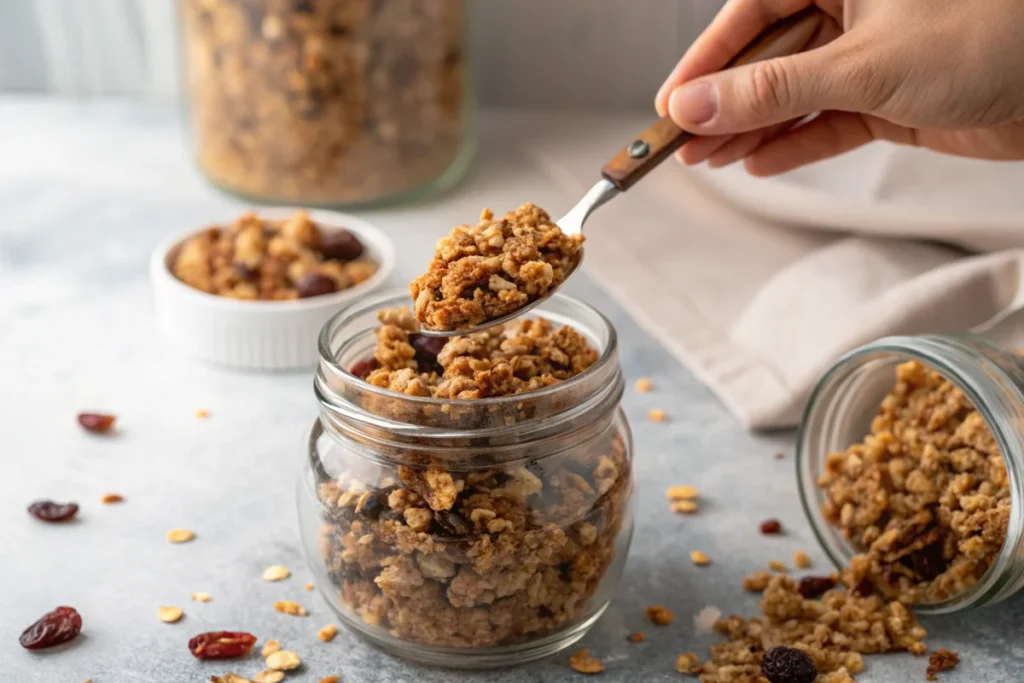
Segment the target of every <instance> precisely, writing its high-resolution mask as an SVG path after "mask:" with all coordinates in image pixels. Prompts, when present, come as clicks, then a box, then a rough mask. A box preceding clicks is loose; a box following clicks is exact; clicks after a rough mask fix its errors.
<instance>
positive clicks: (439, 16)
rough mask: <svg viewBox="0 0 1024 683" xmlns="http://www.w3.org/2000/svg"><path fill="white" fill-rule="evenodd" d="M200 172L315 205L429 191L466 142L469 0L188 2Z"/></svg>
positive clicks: (187, 41) (256, 193) (185, 15)
mask: <svg viewBox="0 0 1024 683" xmlns="http://www.w3.org/2000/svg"><path fill="white" fill-rule="evenodd" d="M181 12H182V26H183V36H184V54H185V61H186V77H187V83H188V88H189V94H190V100H191V116H192V126H193V133H194V136H195V140H196V146H197V153H198V161H199V165H200V167H201V168H202V169H203V171H204V172H205V173H206V174H207V175H208V176H209V177H210V179H212V180H213V181H214V182H215V183H217V184H218V185H220V186H222V187H224V188H226V189H229V190H232V191H235V192H240V193H243V194H246V195H249V196H253V197H259V198H264V199H276V200H280V201H286V202H292V203H304V204H337V203H341V202H352V201H366V200H371V199H376V198H379V197H382V196H386V195H390V194H393V193H396V192H401V191H404V190H407V189H411V188H415V187H417V186H419V185H422V184H425V183H427V182H429V181H431V180H433V179H435V178H437V177H438V176H440V175H441V174H442V173H444V171H445V170H446V169H448V168H449V166H451V165H452V163H453V162H454V161H455V159H456V158H457V157H458V154H459V150H460V146H461V140H462V136H463V133H464V130H463V129H464V124H465V121H464V115H463V110H464V108H465V107H464V99H465V98H466V97H467V95H466V93H465V92H464V68H463V54H462V43H463V30H462V17H463V3H462V0H388V1H387V2H380V1H379V0H183V2H182V3H181Z"/></svg>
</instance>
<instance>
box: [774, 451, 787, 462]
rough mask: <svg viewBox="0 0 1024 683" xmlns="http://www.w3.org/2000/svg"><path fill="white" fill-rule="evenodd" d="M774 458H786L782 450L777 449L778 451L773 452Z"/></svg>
mask: <svg viewBox="0 0 1024 683" xmlns="http://www.w3.org/2000/svg"><path fill="white" fill-rule="evenodd" d="M775 459H776V460H785V459H786V454H785V453H783V452H782V451H779V452H778V453H776V454H775Z"/></svg>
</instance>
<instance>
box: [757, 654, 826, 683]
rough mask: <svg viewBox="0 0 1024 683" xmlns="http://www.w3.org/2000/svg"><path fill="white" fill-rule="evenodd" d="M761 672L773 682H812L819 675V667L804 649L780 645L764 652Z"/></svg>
mask: <svg viewBox="0 0 1024 683" xmlns="http://www.w3.org/2000/svg"><path fill="white" fill-rule="evenodd" d="M761 673H763V674H764V677H765V678H767V679H768V680H769V681H771V682H772V683H812V682H813V681H814V679H815V678H817V677H818V667H816V666H814V660H813V659H811V657H810V655H808V654H807V653H806V652H804V651H803V650H798V649H796V648H795V647H784V646H779V647H773V648H772V649H770V650H768V652H765V653H764V659H762V660H761Z"/></svg>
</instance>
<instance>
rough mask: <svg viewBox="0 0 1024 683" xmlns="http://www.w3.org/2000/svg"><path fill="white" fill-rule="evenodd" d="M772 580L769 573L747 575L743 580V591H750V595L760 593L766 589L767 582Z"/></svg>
mask: <svg viewBox="0 0 1024 683" xmlns="http://www.w3.org/2000/svg"><path fill="white" fill-rule="evenodd" d="M771 580H772V574H771V572H766V571H763V570H762V571H759V572H754V573H753V574H750V575H748V576H747V577H746V578H744V579H743V590H745V591H750V592H752V593H760V592H761V591H763V590H764V589H765V588H767V587H768V582H769V581H771Z"/></svg>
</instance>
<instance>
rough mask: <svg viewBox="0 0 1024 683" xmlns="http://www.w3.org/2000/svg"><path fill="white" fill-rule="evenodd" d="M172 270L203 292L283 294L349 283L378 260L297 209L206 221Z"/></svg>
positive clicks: (342, 233)
mask: <svg viewBox="0 0 1024 683" xmlns="http://www.w3.org/2000/svg"><path fill="white" fill-rule="evenodd" d="M171 272H172V273H173V274H174V276H175V277H176V278H178V279H179V280H181V281H182V282H184V283H185V284H187V285H189V286H191V287H194V288H196V289H198V290H200V291H203V292H206V293H208V294H216V295H219V296H226V297H230V298H233V299H253V300H257V299H258V300H287V299H298V298H305V297H310V296H319V295H322V294H331V293H333V292H340V291H342V290H344V289H348V288H349V287H354V286H355V285H358V284H359V283H361V282H364V281H365V280H368V279H369V278H370V277H371V276H372V275H373V274H374V273H375V272H377V265H376V264H375V263H373V262H372V261H370V260H368V259H366V258H364V248H363V245H362V243H361V242H360V241H359V238H357V237H356V236H355V235H353V234H352V233H351V232H348V231H347V230H345V229H344V228H331V229H328V228H326V227H325V226H322V225H320V224H318V223H316V222H315V221H313V220H312V219H310V217H309V215H308V214H307V213H306V212H305V211H296V212H295V214H294V215H293V216H292V217H291V218H288V219H286V220H268V219H262V218H260V217H259V216H257V215H255V214H251V213H247V214H244V215H242V216H241V217H240V218H239V219H238V220H236V221H235V222H234V223H232V224H231V225H229V226H227V227H220V226H211V227H209V228H207V229H206V230H204V231H203V232H200V233H199V234H196V235H193V236H192V237H190V238H188V239H187V240H185V241H184V242H183V243H182V244H181V246H180V247H179V248H178V250H177V253H176V254H175V256H174V262H173V264H172V265H171ZM207 415H208V413H207Z"/></svg>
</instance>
